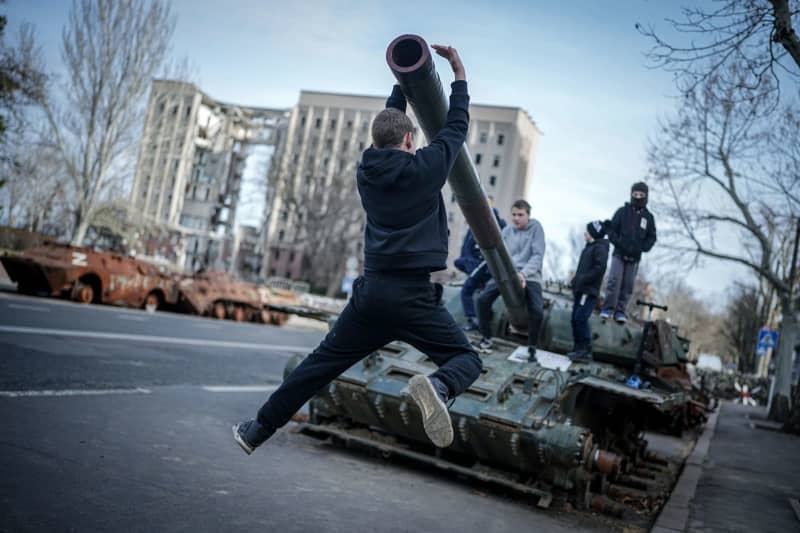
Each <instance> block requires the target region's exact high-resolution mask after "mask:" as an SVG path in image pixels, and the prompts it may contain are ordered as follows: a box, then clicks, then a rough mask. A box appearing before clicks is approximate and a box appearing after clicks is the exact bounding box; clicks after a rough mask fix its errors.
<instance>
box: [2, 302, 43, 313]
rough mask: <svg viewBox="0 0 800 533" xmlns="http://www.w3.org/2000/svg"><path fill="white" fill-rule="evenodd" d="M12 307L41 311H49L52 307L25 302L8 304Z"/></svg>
mask: <svg viewBox="0 0 800 533" xmlns="http://www.w3.org/2000/svg"><path fill="white" fill-rule="evenodd" d="M8 307H9V308H11V309H25V310H27V311H39V312H41V313H49V312H50V309H48V308H46V307H41V306H38V305H25V304H8Z"/></svg>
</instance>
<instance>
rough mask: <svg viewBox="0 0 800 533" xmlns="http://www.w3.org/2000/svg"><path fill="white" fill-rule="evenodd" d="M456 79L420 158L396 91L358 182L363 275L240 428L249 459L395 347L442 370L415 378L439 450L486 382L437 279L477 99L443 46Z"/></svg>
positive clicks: (375, 129) (375, 126)
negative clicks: (458, 404) (458, 409)
mask: <svg viewBox="0 0 800 533" xmlns="http://www.w3.org/2000/svg"><path fill="white" fill-rule="evenodd" d="M433 49H434V50H435V51H436V53H437V54H439V55H440V56H442V57H444V58H445V59H447V60H448V61H449V63H450V66H451V67H452V69H453V73H454V74H455V80H456V81H454V82H453V84H452V85H451V94H450V109H449V111H448V113H447V121H446V123H445V125H444V127H443V128H442V129H441V130H440V131H439V132H438V133H437V134H436V136H435V137H434V138H433V139H432V140H431V143H430V144H429V145H428V146H426V147H424V148H422V149H420V150H416V151H415V150H414V126H413V124H412V123H411V120H410V119H409V118H408V116H407V115H406V113H405V110H406V99H405V96H404V95H403V93H402V91H401V90H400V88H399V87H398V86H395V87H394V89H393V91H392V94H391V96H390V97H389V100H388V101H387V104H386V105H387V108H386V109H385V110H383V111H381V112H380V113H378V115H377V116H376V117H375V120H374V121H373V123H372V140H373V145H372V146H371V147H370V148H368V149H367V150H366V151H364V154H363V156H362V159H361V164H360V165H359V168H358V172H357V176H356V180H357V184H358V192H359V195H360V196H361V204H362V205H363V207H364V210H365V211H366V213H367V224H366V228H365V248H364V275H363V276H361V277H359V278H358V279H357V280H356V281H355V283H354V285H353V294H352V297H351V298H350V300H349V301H348V303H347V306H346V307H345V309H344V310H343V311H342V314H341V315H340V316H339V318H338V320H337V321H336V323H335V324H334V325H333V328H332V329H331V331H330V332H329V333H328V335H327V336H326V337H325V339H324V340H323V341H322V342H321V343H320V345H319V346H318V347H317V348H316V349H315V350H314V351H313V352H312V353H311V354H310V355H309V356H308V357H306V359H305V360H304V361H303V362H302V363H300V365H299V366H298V367H297V368H296V369H295V370H294V372H292V373H291V374H290V375H289V376H288V377H287V378H286V379H285V380H284V381H283V383H282V384H281V386H280V387H279V388H278V389H277V390H276V391H275V392H274V393H273V394H272V396H270V398H269V400H267V402H266V403H265V404H264V405H263V406H262V407H261V409H260V410H259V411H258V416H257V417H256V418H255V419H251V420H248V421H245V422H242V423H240V424H237V425H236V426H234V427H233V436H234V439H235V440H236V442H237V443H238V444H239V446H240V447H241V448H242V449H243V450H244V451H245V452H246V453H248V454H250V453H252V452H253V450H255V448H257V447H258V446H259V445H261V444H262V443H263V442H264V441H266V440H267V439H268V438H269V437H270V436H272V434H273V433H275V431H276V430H277V429H278V428H280V427H281V426H283V425H284V424H286V423H287V422H288V421H289V419H290V418H291V416H292V415H294V414H295V413H296V412H297V410H298V409H300V407H302V405H303V404H304V403H305V402H306V401H308V400H309V399H310V398H311V397H312V396H313V395H314V394H315V393H316V392H317V391H318V390H320V389H321V388H323V387H325V386H326V385H327V384H328V383H330V382H331V381H332V380H333V379H335V378H336V377H337V376H339V374H341V373H342V372H344V371H345V370H347V369H348V368H349V367H351V366H352V365H354V364H355V363H357V362H358V361H360V360H361V359H363V358H364V357H366V356H367V355H368V354H370V353H372V352H374V351H375V350H377V349H378V348H380V347H382V346H384V345H386V344H387V343H389V342H391V341H393V340H396V339H397V340H402V341H404V342H407V343H409V344H410V345H412V346H414V347H415V348H417V349H418V350H420V351H422V352H423V353H425V354H426V355H428V356H429V357H430V358H431V359H432V360H433V361H434V362H435V363H436V364H437V365H438V366H439V369H438V370H436V371H435V372H434V373H433V374H431V375H430V376H422V375H417V376H413V377H412V378H411V379H410V380H409V386H408V388H409V393H410V394H411V397H412V399H413V400H414V401H415V402H416V403H417V405H418V406H419V408H420V411H421V413H422V419H423V425H424V428H425V433H426V434H427V435H428V438H430V440H431V441H432V442H433V444H435V445H436V446H439V447H445V446H449V445H450V444H451V443H452V441H453V427H452V423H451V421H450V414H449V412H448V411H447V405H446V402H447V400H448V399H450V398H454V397H456V396H458V395H459V394H461V393H462V392H463V391H464V390H466V389H467V387H469V386H470V385H471V384H472V383H473V382H474V381H475V380H476V379H477V378H478V376H479V375H480V372H481V368H482V365H481V360H480V357H478V354H477V353H476V352H475V350H474V349H473V347H472V346H471V345H470V342H469V340H468V339H467V336H466V334H465V333H464V332H463V331H462V330H461V328H459V327H458V325H457V324H456V322H455V320H454V319H453V317H452V316H451V315H450V313H449V312H448V311H447V309H446V308H445V307H444V306H442V305H441V296H442V286H441V285H439V284H432V283H431V282H430V273H431V272H434V271H438V270H444V269H445V268H446V267H447V265H446V261H447V237H448V229H447V213H446V211H445V204H444V200H443V198H442V194H441V189H442V187H443V186H444V184H445V182H446V180H447V175H448V174H449V173H450V170H451V169H452V167H453V163H454V162H455V159H456V155H457V154H458V152H459V150H460V149H461V147H462V145H463V144H464V140H465V139H466V135H467V128H468V126H469V111H468V106H469V95H468V93H467V82H466V78H465V75H464V67H463V65H462V64H461V60H460V59H459V57H458V52H457V51H456V50H455V48H451V47H449V46H438V45H434V46H433Z"/></svg>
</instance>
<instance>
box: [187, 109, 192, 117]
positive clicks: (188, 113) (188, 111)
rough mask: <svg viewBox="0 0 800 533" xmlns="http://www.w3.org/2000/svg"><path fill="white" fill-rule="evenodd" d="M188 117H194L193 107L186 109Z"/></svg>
mask: <svg viewBox="0 0 800 533" xmlns="http://www.w3.org/2000/svg"><path fill="white" fill-rule="evenodd" d="M186 116H187V117H190V116H192V106H189V107H187V108H186Z"/></svg>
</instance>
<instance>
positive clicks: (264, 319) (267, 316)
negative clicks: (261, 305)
mask: <svg viewBox="0 0 800 533" xmlns="http://www.w3.org/2000/svg"><path fill="white" fill-rule="evenodd" d="M259 317H260V318H261V323H262V324H269V323H271V322H272V316H271V313H270V312H269V311H268V310H267V309H262V310H261V313H260V314H259Z"/></svg>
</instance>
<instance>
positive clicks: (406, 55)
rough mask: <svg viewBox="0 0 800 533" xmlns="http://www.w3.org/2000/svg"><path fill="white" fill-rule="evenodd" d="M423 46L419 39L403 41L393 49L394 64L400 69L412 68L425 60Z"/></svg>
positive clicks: (397, 43)
mask: <svg viewBox="0 0 800 533" xmlns="http://www.w3.org/2000/svg"><path fill="white" fill-rule="evenodd" d="M423 54H424V53H423V50H422V44H421V43H420V42H419V41H418V40H417V39H412V38H408V39H402V40H399V41H397V42H396V43H395V44H394V46H393V47H392V52H391V57H392V62H393V63H394V64H395V65H397V66H398V67H400V68H403V69H407V68H411V67H413V66H414V65H416V64H417V63H419V62H420V60H421V59H422V58H423Z"/></svg>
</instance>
